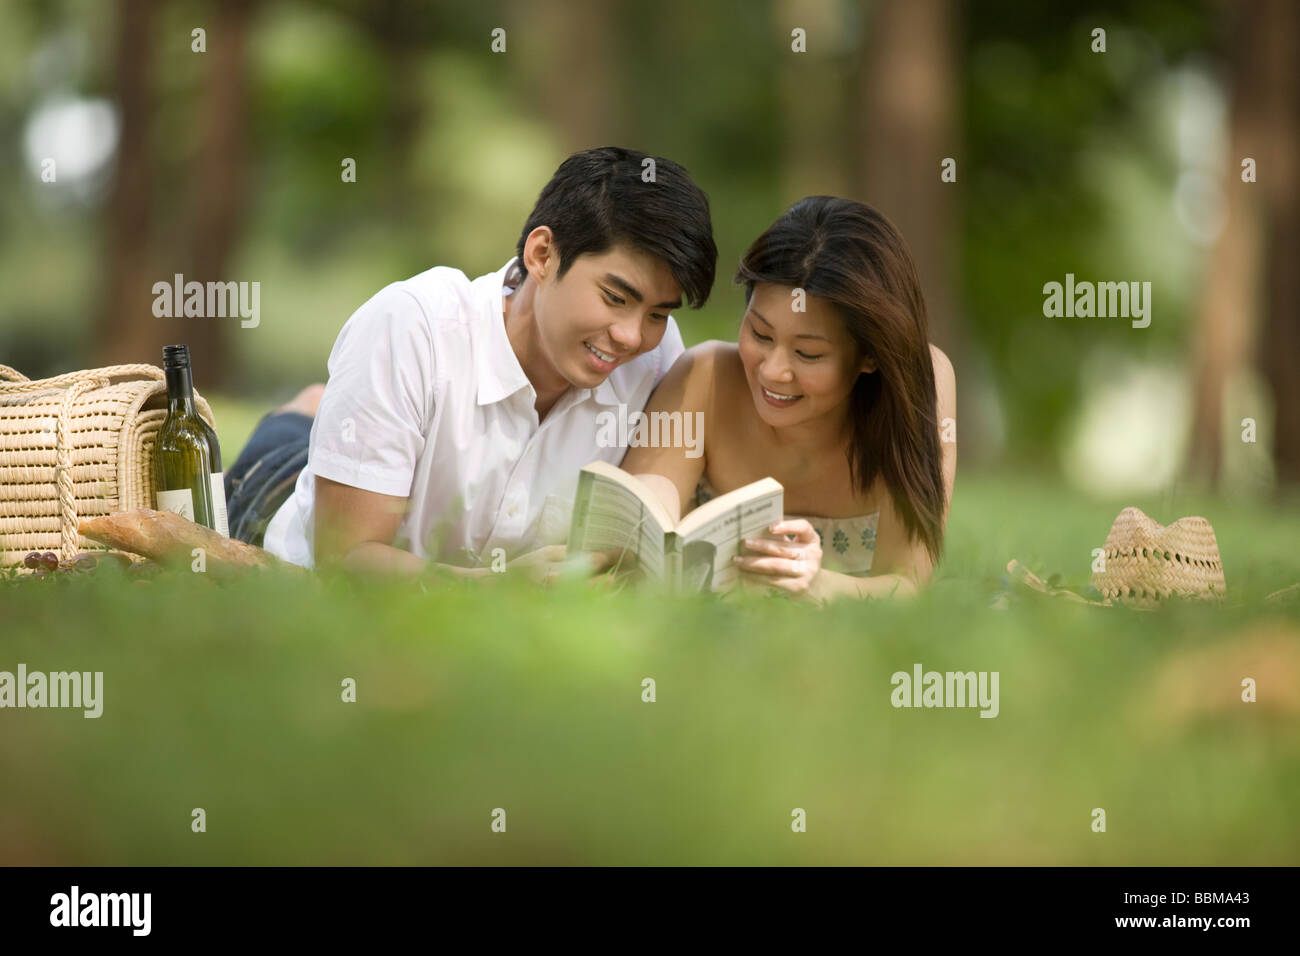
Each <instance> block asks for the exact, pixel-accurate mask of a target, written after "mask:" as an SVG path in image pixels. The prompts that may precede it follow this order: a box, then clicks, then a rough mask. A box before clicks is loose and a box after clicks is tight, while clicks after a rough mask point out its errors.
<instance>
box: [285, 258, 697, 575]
mask: <svg viewBox="0 0 1300 956" xmlns="http://www.w3.org/2000/svg"><path fill="white" fill-rule="evenodd" d="M513 262H514V260H513V259H512V260H511V261H510V262H508V263H506V265H505V266H503V267H502V268H501V269H500V270H498V271H497V272H493V273H489V274H487V275H484V276H480V277H479V278H477V279H474V280H473V281H471V280H470V279H469V278H468V277H467V276H466V275H465V274H464V273H463V272H461V271H459V270H458V269H449V268H445V267H441V266H440V267H437V268H434V269H429V270H428V271H427V272H422V273H420V274H419V275H417V276H414V277H412V278H410V279H407V280H405V281H403V282H395V283H393V284H392V285H390V286H387V287H386V288H384V289H382V290H381V291H380V292H379V293H377V294H376V295H375V296H374V297H373V298H372V299H370V301H368V302H366V303H365V304H364V305H363V306H361V308H359V309H358V310H357V311H356V312H355V313H354V314H353V315H352V317H351V318H350V319H348V321H347V323H346V324H345V325H344V326H343V329H342V331H341V332H339V337H338V339H337V341H335V343H334V349H333V351H332V352H331V353H330V358H329V381H328V383H327V384H326V387H325V394H324V397H323V398H322V400H321V405H320V410H319V411H318V413H317V415H316V419H315V421H314V422H313V423H312V429H311V445H310V449H309V451H308V459H307V467H306V468H304V469H303V471H302V473H301V474H300V475H299V476H298V482H297V484H296V485H295V487H294V492H293V494H292V495H291V496H290V498H289V500H288V501H286V502H285V503H284V505H283V506H282V507H281V508H280V509H279V510H278V511H277V512H276V513H275V516H274V518H272V520H271V523H270V525H269V526H268V527H267V530H266V538H265V542H264V546H265V547H266V549H267V550H268V551H270V552H272V553H273V554H275V555H277V556H279V557H281V558H284V559H285V560H287V561H292V562H294V563H295V564H300V565H303V566H305V567H311V566H312V564H313V525H314V520H315V511H314V497H315V496H314V491H315V479H316V476H317V475H319V476H321V477H323V478H328V479H330V480H332V481H337V482H339V483H341V484H345V485H350V486H352V487H354V488H361V489H364V490H366V491H374V492H378V493H379V494H384V495H396V496H399V497H406V498H408V501H407V506H406V514H405V517H404V518H403V520H402V524H401V527H400V528H399V530H398V534H397V539H396V541H395V542H394V544H395V545H396V546H397V547H400V548H403V549H405V550H408V551H411V552H412V553H414V554H416V555H419V556H420V557H423V558H428V559H430V560H433V561H437V562H440V563H443V564H455V565H460V566H463V567H473V566H481V565H486V564H489V563H490V562H491V561H492V560H493V558H494V557H495V556H497V555H498V554H499V553H498V552H497V551H496V549H498V548H500V549H501V550H502V552H504V556H505V557H506V558H507V559H509V558H512V557H516V556H518V555H520V554H523V553H526V552H528V551H532V550H534V549H536V548H539V547H542V546H544V545H548V544H564V543H565V541H566V540H567V538H568V531H569V520H570V517H571V515H572V511H573V498H574V494H575V492H576V490H577V479H578V470H579V469H580V468H581V467H582V466H583V465H585V464H587V463H588V462H590V461H594V460H596V459H600V460H603V461H608V462H610V463H612V464H615V465H617V464H618V463H619V462H620V461H621V460H622V457H623V454H624V452H625V451H626V448H623V447H615V448H610V447H601V446H600V445H599V444H598V442H597V436H598V434H599V433H600V428H599V423H598V418H597V416H598V415H599V414H600V413H601V412H602V411H608V412H613V413H615V414H618V413H619V412H620V409H619V407H618V406H619V405H620V404H621V405H624V406H626V410H627V412H628V413H631V412H634V411H640V410H641V409H642V408H643V407H644V406H645V403H646V401H647V400H648V399H649V397H650V393H651V392H652V391H654V387H655V385H656V384H658V382H659V380H660V379H661V378H662V377H663V375H664V373H665V372H667V371H668V369H669V368H670V367H671V366H672V364H673V362H675V361H676V360H677V357H678V356H679V355H681V354H682V352H683V350H684V349H683V346H682V337H681V334H680V333H679V332H678V330H677V324H676V322H675V321H674V319H673V318H672V317H671V316H670V317H669V318H668V328H667V330H666V331H665V332H664V337H663V341H662V342H660V343H659V346H658V347H657V348H655V349H653V350H652V351H649V352H646V353H645V354H643V355H639V356H637V358H636V359H634V360H633V361H631V362H628V363H626V364H625V365H621V366H619V367H618V368H616V369H614V371H613V372H612V373H610V376H609V377H608V378H607V379H606V380H605V381H604V382H602V383H601V384H600V385H599V386H597V387H596V388H594V389H576V388H570V389H569V391H567V392H565V393H564V394H563V395H562V396H561V397H560V399H559V401H558V402H557V403H556V404H555V406H554V407H553V408H552V409H551V411H550V412H549V413H548V414H547V415H546V418H545V419H544V420H543V421H542V422H541V423H540V424H539V422H538V418H537V410H536V408H535V407H534V403H535V402H536V399H537V394H536V392H535V391H534V389H533V386H532V385H531V384H530V383H529V381H528V377H527V376H526V375H525V374H524V370H523V368H522V367H521V366H520V364H519V359H518V358H517V357H516V356H515V353H514V350H513V349H512V348H511V347H510V341H509V339H508V338H507V337H506V328H505V319H504V317H503V313H502V308H503V305H504V299H503V297H504V295H506V294H509V290H505V289H504V288H503V285H504V281H505V278H506V275H507V273H508V272H509V270H510V266H511V265H512V264H513Z"/></svg>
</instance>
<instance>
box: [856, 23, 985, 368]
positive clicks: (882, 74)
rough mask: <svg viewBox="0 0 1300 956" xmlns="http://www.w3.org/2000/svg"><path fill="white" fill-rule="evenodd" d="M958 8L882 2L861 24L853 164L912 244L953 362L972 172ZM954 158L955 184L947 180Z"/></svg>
mask: <svg viewBox="0 0 1300 956" xmlns="http://www.w3.org/2000/svg"><path fill="white" fill-rule="evenodd" d="M953 19H954V10H953V4H952V3H951V2H950V0H881V2H879V3H876V4H874V5H873V10H872V13H871V14H870V15H869V16H868V17H867V18H866V21H865V23H864V25H863V28H864V31H865V37H864V50H863V54H862V58H861V62H862V70H861V72H860V75H859V80H858V84H857V100H858V103H859V106H858V109H857V110H856V113H857V127H856V150H855V151H856V154H857V155H856V160H857V162H856V164H855V165H856V166H857V168H858V170H859V177H860V179H859V182H860V190H859V192H860V194H861V196H862V198H863V199H864V200H865V201H866V202H867V203H869V204H870V205H872V206H874V207H876V208H877V209H879V210H880V211H881V212H883V213H884V214H885V215H886V216H887V217H888V218H889V219H890V221H891V222H893V223H894V225H895V226H897V227H898V230H899V232H901V233H902V234H903V238H904V239H905V240H906V241H907V244H908V246H909V247H910V248H911V251H912V257H913V259H914V260H915V262H916V268H917V271H918V272H919V273H920V278H921V288H922V292H923V294H924V295H925V302H926V311H927V312H928V314H929V321H930V338H931V339H932V340H933V341H934V342H935V343H936V344H937V345H938V346H939V347H940V348H943V349H945V350H946V351H948V352H949V353H950V354H952V355H953V357H954V360H955V358H956V355H955V353H959V352H960V351H961V348H960V343H959V342H957V341H956V335H957V331H958V328H959V322H958V320H957V317H956V316H955V315H954V309H955V308H956V296H955V295H954V294H953V274H952V250H951V237H952V235H953V233H954V230H955V226H956V223H955V222H954V215H953V209H954V206H955V195H954V191H955V190H957V189H960V188H961V186H960V183H961V181H962V176H963V175H965V174H966V170H965V169H964V168H963V164H962V157H961V155H960V149H959V147H958V143H957V124H956V121H955V113H956V106H955V102H954V100H955V92H956V81H955V59H956V54H955V52H954V40H953V36H954V33H955V25H954V22H953ZM947 157H952V158H954V159H956V160H957V182H955V183H947V182H942V181H941V180H940V172H941V167H940V164H941V161H942V160H943V159H945V158H947Z"/></svg>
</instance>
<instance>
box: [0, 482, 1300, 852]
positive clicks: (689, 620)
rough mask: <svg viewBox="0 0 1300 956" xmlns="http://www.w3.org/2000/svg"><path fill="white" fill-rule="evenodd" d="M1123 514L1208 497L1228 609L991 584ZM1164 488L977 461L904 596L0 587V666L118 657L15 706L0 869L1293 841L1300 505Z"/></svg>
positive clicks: (1192, 508)
mask: <svg viewBox="0 0 1300 956" xmlns="http://www.w3.org/2000/svg"><path fill="white" fill-rule="evenodd" d="M1129 503H1132V504H1137V505H1139V506H1140V507H1143V508H1144V510H1147V511H1148V512H1149V513H1151V514H1152V515H1153V516H1154V517H1156V519H1157V520H1159V521H1161V522H1162V523H1165V522H1168V521H1171V520H1173V519H1174V518H1176V517H1178V516H1180V515H1181V514H1186V513H1203V514H1205V515H1206V517H1208V518H1209V519H1210V520H1211V521H1212V523H1213V524H1214V526H1215V530H1216V532H1217V534H1218V540H1219V544H1220V548H1221V550H1222V554H1223V563H1224V567H1225V571H1226V574H1227V582H1228V598H1229V600H1228V604H1227V606H1225V607H1218V608H1212V607H1205V606H1195V605H1182V606H1177V605H1175V606H1170V607H1168V608H1165V609H1163V610H1160V611H1157V612H1152V613H1141V612H1135V611H1129V610H1126V609H1122V608H1116V609H1097V608H1091V607H1085V606H1078V605H1073V604H1069V603H1066V602H1063V601H1060V600H1059V599H1054V598H1048V597H1044V596H1039V595H1036V594H1030V593H1025V594H1024V595H1018V596H1016V597H1015V598H1014V599H1013V600H1012V601H1011V603H1010V606H1009V607H1008V608H1006V609H1004V610H996V609H993V608H991V607H990V606H989V605H990V599H991V598H992V597H993V596H994V594H995V593H996V592H998V591H999V590H1000V589H1001V588H1002V587H1003V586H1004V585H1003V582H1002V580H1001V572H1002V568H1003V567H1004V566H1005V564H1006V562H1007V560H1008V559H1009V558H1011V557H1018V558H1020V559H1021V560H1023V561H1025V562H1026V563H1028V564H1029V565H1030V566H1031V567H1033V568H1034V569H1035V570H1037V571H1038V572H1040V573H1041V574H1043V576H1044V577H1046V576H1048V575H1049V574H1052V573H1054V572H1059V573H1062V574H1063V576H1064V580H1065V582H1066V583H1073V584H1083V583H1086V580H1087V574H1088V565H1089V561H1090V554H1091V548H1092V547H1095V546H1097V545H1099V544H1100V543H1101V541H1102V540H1103V539H1104V536H1105V534H1106V531H1107V530H1108V528H1109V525H1110V521H1111V519H1112V518H1113V517H1114V515H1115V513H1116V512H1117V511H1118V508H1119V505H1120V504H1129ZM1176 505H1177V509H1178V510H1177V513H1171V512H1170V511H1169V510H1167V507H1168V505H1167V503H1166V504H1162V503H1161V502H1159V501H1136V502H1132V501H1130V502H1101V503H1094V502H1089V501H1072V500H1070V499H1068V498H1066V497H1065V496H1063V495H1062V494H1061V493H1060V492H1059V491H1057V490H1053V488H1052V486H1051V485H1050V484H1049V483H1047V482H1042V481H1039V480H1037V479H1034V478H1032V477H1028V476H1023V475H1022V476H1012V475H994V476H986V477H983V478H977V477H973V476H959V478H958V484H957V491H956V496H955V498H954V504H953V514H952V519H951V522H950V526H949V527H950V531H949V538H948V551H947V557H946V560H945V563H944V564H943V566H942V568H941V570H940V573H939V575H938V577H937V578H936V581H935V583H934V585H933V587H932V588H931V589H930V590H929V591H928V592H927V593H926V594H925V595H923V596H922V597H921V598H920V599H919V600H917V601H916V602H915V603H912V604H902V605H897V606H891V605H889V604H856V603H844V604H839V605H836V606H833V607H831V608H828V609H824V610H820V611H819V610H816V609H814V608H810V607H807V606H802V605H798V604H794V603H791V602H788V601H785V600H783V599H779V598H759V597H747V598H745V599H744V600H726V601H718V600H713V599H708V598H671V599H666V598H664V597H663V596H662V595H656V594H651V593H648V592H636V591H632V590H625V591H622V592H618V593H600V592H595V591H592V590H590V589H588V588H586V587H585V586H583V585H581V584H573V585H561V586H560V587H558V588H555V589H550V590H541V589H537V588H534V587H532V586H530V585H528V584H526V583H523V582H519V581H514V580H501V581H492V582H489V583H487V584H477V585H463V584H449V585H448V586H447V587H446V588H444V589H441V590H433V591H431V593H427V594H425V593H421V592H419V591H418V590H412V589H411V588H410V587H409V586H404V585H400V584H382V583H378V582H362V581H356V580H326V579H318V578H312V579H311V580H310V582H309V583H308V584H307V585H303V584H302V583H301V582H300V581H298V580H297V579H294V580H293V581H291V580H290V579H288V578H287V577H281V576H279V575H275V574H268V575H252V576H249V577H246V578H241V579H239V580H237V581H234V582H229V583H226V584H217V583H213V582H211V581H210V580H208V579H207V578H206V577H205V576H202V575H189V574H184V575H175V576H164V577H161V578H158V579H156V580H154V581H152V582H150V583H148V584H135V583H128V582H127V581H126V580H125V579H123V578H121V577H119V576H118V575H117V573H116V572H115V571H112V570H105V571H100V572H97V573H96V574H95V575H91V576H88V577H85V578H79V579H72V580H66V579H65V580H54V579H51V580H47V581H40V582H37V581H21V582H18V581H16V582H7V583H6V582H0V629H2V630H3V643H2V644H0V646H2V647H3V651H4V653H3V659H2V660H0V670H10V671H14V670H16V668H17V665H18V664H19V663H20V662H21V663H24V664H26V667H27V669H28V671H29V672H32V671H37V670H41V671H57V670H78V671H102V672H103V675H104V676H103V713H102V716H100V717H99V718H98V719H86V718H85V717H83V714H82V712H81V711H80V710H76V709H66V710H53V709H35V710H34V709H23V710H17V709H14V710H8V711H7V712H6V713H5V714H4V715H3V719H4V721H5V729H4V733H3V734H2V735H0V775H2V776H3V779H4V786H3V787H0V863H4V864H68V865H94V864H439V863H456V864H470V863H473V864H480V863H515V864H542V863H549V864H637V863H640V864H670V863H683V864H709V863H715V864H720V863H741V864H800V863H821V864H980V863H993V864H1030V863H1041V864H1058V863H1060V864H1065V863H1070V864H1295V863H1297V862H1300V819H1298V818H1297V815H1296V813H1295V812H1294V811H1295V807H1296V805H1297V802H1300V759H1298V757H1300V736H1298V735H1297V733H1296V730H1297V723H1298V718H1300V642H1298V641H1297V637H1298V636H1300V607H1298V606H1297V604H1296V603H1295V602H1290V603H1284V602H1264V601H1263V600H1261V599H1262V597H1263V596H1264V595H1265V594H1267V593H1268V592H1270V591H1273V590H1276V589H1278V588H1281V587H1283V586H1286V585H1289V584H1291V583H1293V582H1294V581H1296V580H1297V579H1300V570H1298V564H1300V562H1297V559H1296V557H1295V554H1294V543H1295V542H1296V541H1297V540H1300V512H1298V511H1296V510H1294V509H1293V510H1290V511H1285V510H1284V511H1280V512H1279V511H1277V510H1269V511H1265V510H1252V509H1253V508H1254V506H1252V505H1250V504H1248V503H1246V504H1238V505H1232V506H1228V505H1224V504H1209V503H1205V507H1204V509H1203V510H1198V508H1199V505H1198V503H1196V502H1190V501H1178V502H1176ZM916 664H920V665H921V666H922V667H923V668H924V669H925V670H937V671H949V670H960V671H966V670H975V671H990V672H991V671H997V672H998V673H999V675H1000V689H999V712H998V715H997V717H996V718H995V719H980V717H979V711H978V709H974V708H965V709H962V708H951V709H914V708H905V709H895V708H894V707H893V706H891V703H890V695H891V691H892V686H891V681H890V677H891V675H892V674H893V673H894V672H896V671H905V672H908V673H911V671H912V669H913V667H914V665H916ZM1246 677H1250V678H1253V679H1254V680H1255V682H1256V684H1257V688H1258V690H1257V693H1258V699H1257V701H1256V702H1254V703H1246V702H1243V701H1242V699H1241V698H1242V680H1243V678H1246ZM347 678H352V679H354V680H355V682H356V684H355V686H356V701H355V703H347V702H344V701H343V699H342V698H343V693H342V690H341V688H342V687H343V683H344V681H345V679H347ZM646 678H652V679H653V680H654V682H655V700H654V701H653V702H646V701H645V700H643V694H644V689H643V688H644V685H643V681H644V680H645V679H646ZM196 808H202V810H203V812H204V818H205V824H206V829H205V830H204V832H195V830H194V829H193V828H192V821H193V820H194V816H193V813H194V811H195V809H196ZM796 808H797V809H802V810H803V811H804V813H805V814H806V832H802V833H799V832H794V830H792V821H793V820H794V816H793V814H794V812H795V810H796ZM1098 808H1100V809H1102V810H1104V811H1105V821H1106V829H1105V832H1095V831H1094V829H1093V824H1094V820H1095V819H1097V817H1096V814H1095V811H1096V810H1097V809H1098ZM496 811H504V822H505V830H504V832H496V831H494V829H493V820H494V812H496ZM496 818H497V819H501V814H500V813H499V812H498V813H497V817H496Z"/></svg>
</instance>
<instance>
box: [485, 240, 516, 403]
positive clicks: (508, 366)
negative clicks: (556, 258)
mask: <svg viewBox="0 0 1300 956" xmlns="http://www.w3.org/2000/svg"><path fill="white" fill-rule="evenodd" d="M514 262H515V260H514V259H513V258H512V259H511V260H510V261H509V262H507V263H506V264H505V265H504V266H502V267H501V268H500V269H498V270H497V271H496V272H490V273H488V274H487V275H485V276H480V277H479V278H478V279H476V280H475V284H476V285H478V286H479V289H478V299H479V304H480V308H481V309H482V311H483V313H484V314H485V318H486V321H487V328H486V334H484V335H483V336H482V337H481V338H480V339H479V343H478V344H479V347H478V348H476V349H475V350H474V371H475V375H476V378H477V379H478V395H477V398H478V403H479V404H480V405H491V404H493V403H494V402H499V401H501V400H502V399H503V398H506V397H507V396H509V395H513V394H514V393H515V392H517V391H519V390H520V389H521V388H527V387H528V376H527V375H525V374H524V369H523V366H521V365H520V364H519V357H518V356H517V355H515V350H514V349H513V348H512V347H511V345H510V338H509V336H507V335H506V323H505V319H504V317H503V316H502V311H501V310H502V306H503V305H504V292H503V288H504V283H505V278H506V274H507V273H508V272H509V271H510V267H511V266H512V265H514Z"/></svg>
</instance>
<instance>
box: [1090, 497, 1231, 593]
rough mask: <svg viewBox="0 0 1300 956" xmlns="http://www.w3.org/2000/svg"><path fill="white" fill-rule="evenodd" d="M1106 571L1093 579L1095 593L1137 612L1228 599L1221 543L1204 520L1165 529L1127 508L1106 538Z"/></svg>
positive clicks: (1181, 520) (1193, 519)
mask: <svg viewBox="0 0 1300 956" xmlns="http://www.w3.org/2000/svg"><path fill="white" fill-rule="evenodd" d="M1102 567H1103V569H1104V570H1100V571H1094V572H1093V573H1092V584H1093V587H1095V588H1096V589H1097V590H1098V591H1100V592H1101V594H1102V597H1103V598H1105V599H1107V600H1111V599H1114V600H1117V601H1119V602H1121V603H1123V604H1129V605H1133V606H1135V607H1155V606H1156V605H1158V604H1159V603H1160V602H1161V601H1162V600H1164V599H1166V598H1171V597H1183V598H1197V599H1204V600H1212V601H1221V600H1223V597H1224V594H1225V593H1226V587H1225V585H1224V581H1223V563H1222V562H1221V561H1220V560H1219V542H1218V541H1217V540H1216V539H1215V537H1214V529H1213V528H1212V527H1210V523H1209V522H1208V521H1206V520H1205V519H1204V518H1199V517H1191V518H1179V519H1178V520H1177V521H1175V522H1174V523H1173V524H1171V525H1168V526H1163V525H1158V524H1156V523H1155V522H1154V521H1152V520H1151V519H1150V518H1148V517H1147V516H1146V515H1144V514H1143V513H1142V512H1141V511H1139V510H1138V509H1137V508H1125V509H1124V510H1123V511H1121V512H1120V513H1119V517H1117V518H1116V519H1115V523H1114V524H1113V525H1111V526H1110V534H1108V535H1107V536H1106V546H1105V548H1104V562H1103V564H1102Z"/></svg>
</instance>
